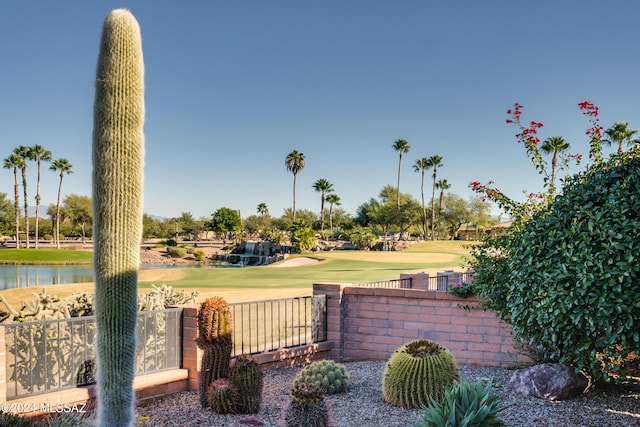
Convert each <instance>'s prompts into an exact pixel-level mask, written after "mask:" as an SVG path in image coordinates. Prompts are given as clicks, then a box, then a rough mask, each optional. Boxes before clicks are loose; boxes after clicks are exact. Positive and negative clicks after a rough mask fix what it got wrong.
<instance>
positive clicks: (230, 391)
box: [207, 378, 238, 414]
mask: <svg viewBox="0 0 640 427" xmlns="http://www.w3.org/2000/svg"><path fill="white" fill-rule="evenodd" d="M207 400H208V402H209V406H211V409H213V411H214V412H215V413H217V414H235V413H236V408H237V406H238V389H237V388H236V387H235V385H234V384H233V383H231V382H230V381H229V380H228V379H226V378H218V379H217V380H215V381H214V382H212V383H211V385H209V388H208V389H207Z"/></svg>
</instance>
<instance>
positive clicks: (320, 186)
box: [313, 178, 333, 231]
mask: <svg viewBox="0 0 640 427" xmlns="http://www.w3.org/2000/svg"><path fill="white" fill-rule="evenodd" d="M313 189H314V190H316V191H317V192H318V193H320V230H321V231H324V201H325V194H327V193H331V192H332V191H333V184H332V183H330V182H329V181H328V180H326V179H324V178H320V179H319V180H317V181H316V182H315V183H314V184H313Z"/></svg>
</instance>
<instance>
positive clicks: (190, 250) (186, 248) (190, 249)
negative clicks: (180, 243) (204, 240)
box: [184, 246, 196, 255]
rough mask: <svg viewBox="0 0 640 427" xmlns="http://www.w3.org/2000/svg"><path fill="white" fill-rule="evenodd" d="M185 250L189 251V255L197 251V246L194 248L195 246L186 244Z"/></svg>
mask: <svg viewBox="0 0 640 427" xmlns="http://www.w3.org/2000/svg"><path fill="white" fill-rule="evenodd" d="M184 250H185V251H187V253H188V254H189V255H191V254H193V253H194V252H195V250H196V248H194V247H193V246H185V247H184Z"/></svg>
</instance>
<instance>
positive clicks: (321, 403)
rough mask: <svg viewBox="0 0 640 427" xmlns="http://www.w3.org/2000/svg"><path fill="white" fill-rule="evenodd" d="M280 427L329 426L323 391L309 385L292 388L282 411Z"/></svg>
mask: <svg viewBox="0 0 640 427" xmlns="http://www.w3.org/2000/svg"><path fill="white" fill-rule="evenodd" d="M283 418H284V419H283V423H282V424H281V425H282V427H327V426H330V425H331V422H330V416H329V409H328V407H327V403H326V402H325V400H324V391H323V390H322V389H321V388H319V387H317V386H315V385H313V384H309V383H298V384H295V385H294V386H293V389H292V390H291V395H290V401H289V404H288V405H287V406H286V407H285V409H284V417H283Z"/></svg>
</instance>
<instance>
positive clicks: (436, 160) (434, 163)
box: [428, 154, 444, 240]
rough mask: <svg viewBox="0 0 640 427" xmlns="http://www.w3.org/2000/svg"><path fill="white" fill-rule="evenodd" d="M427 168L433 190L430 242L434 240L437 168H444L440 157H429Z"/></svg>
mask: <svg viewBox="0 0 640 427" xmlns="http://www.w3.org/2000/svg"><path fill="white" fill-rule="evenodd" d="M428 160H429V168H433V190H432V192H431V240H435V239H436V176H437V175H438V167H442V166H444V165H443V164H442V157H441V156H438V155H437V154H436V155H435V156H431V157H429V159H428Z"/></svg>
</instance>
